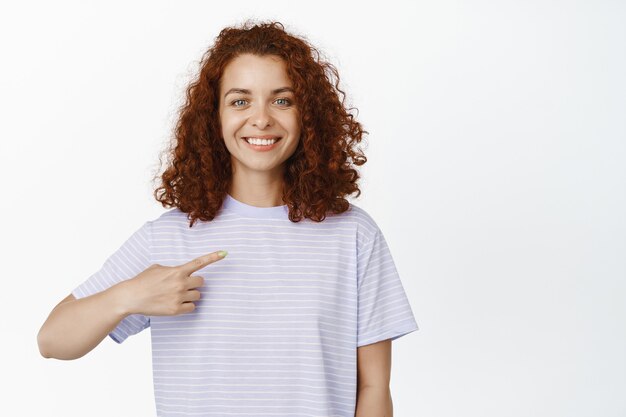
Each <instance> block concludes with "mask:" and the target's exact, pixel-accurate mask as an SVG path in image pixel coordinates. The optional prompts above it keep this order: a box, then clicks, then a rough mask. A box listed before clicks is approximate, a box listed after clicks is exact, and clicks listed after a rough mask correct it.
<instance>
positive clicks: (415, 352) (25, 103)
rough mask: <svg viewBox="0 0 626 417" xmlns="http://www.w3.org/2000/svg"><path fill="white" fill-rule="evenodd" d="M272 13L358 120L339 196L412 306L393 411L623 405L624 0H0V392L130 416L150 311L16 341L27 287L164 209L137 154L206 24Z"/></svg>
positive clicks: (148, 388)
mask: <svg viewBox="0 0 626 417" xmlns="http://www.w3.org/2000/svg"><path fill="white" fill-rule="evenodd" d="M247 18H254V19H257V20H278V21H280V22H281V23H283V24H284V25H285V27H286V29H287V30H289V31H291V32H292V33H294V34H297V35H300V36H305V37H306V38H307V39H309V40H310V41H311V42H312V43H313V44H314V45H315V46H317V47H319V49H320V50H322V51H323V52H324V53H325V54H326V57H327V58H328V59H329V60H330V61H331V62H332V63H333V64H334V65H335V66H336V67H337V68H338V70H339V73H340V76H341V80H340V87H342V89H343V90H344V91H346V93H347V95H348V99H347V101H348V104H349V105H351V106H354V107H356V108H358V117H357V119H358V120H359V121H360V122H362V124H363V126H364V128H365V129H366V130H368V131H369V132H370V134H369V136H367V139H366V140H367V145H364V147H365V153H366V155H367V157H368V159H369V161H368V162H367V164H366V165H364V166H363V167H362V168H361V173H362V176H363V179H362V182H361V188H362V190H363V194H362V196H361V197H359V198H358V199H352V200H351V201H352V202H353V203H354V204H357V205H359V206H360V207H362V208H364V209H365V210H367V211H368V212H369V213H370V214H371V215H372V217H373V218H374V219H375V220H376V221H377V223H378V224H379V226H380V227H381V229H382V230H383V232H384V234H385V237H386V239H387V241H388V243H389V246H390V248H391V251H392V254H393V257H394V260H395V262H396V265H397V268H398V271H399V273H400V276H401V278H402V282H403V286H404V288H405V290H406V292H407V294H408V296H409V300H410V303H411V306H412V309H413V312H414V314H415V317H416V320H417V323H418V325H419V327H420V330H418V331H417V332H414V333H411V334H409V335H407V336H404V337H402V338H400V339H398V340H397V341H395V342H394V344H393V368H392V376H391V377H392V380H391V384H392V385H391V388H392V397H393V402H394V415H395V417H413V416H432V417H457V416H465V417H501V416H509V417H521V416H549V417H558V416H563V417H565V416H567V417H582V416H590V417H591V416H594V417H596V416H603V417H618V416H624V415H626V395H624V394H625V393H626V355H625V352H626V216H625V213H626V168H625V167H626V117H625V116H626V82H625V77H624V74H626V54H625V52H624V51H625V49H624V40H625V39H626V25H624V22H625V21H626V3H624V2H622V1H594V2H591V1H587V2H583V1H578V2H570V1H538V0H533V1H521V0H520V1H495V0H494V1H467V2H459V1H451V0H438V1H415V2H408V1H407V2H397V1H385V2H384V3H379V4H376V5H369V4H367V3H363V2H357V1H350V2H337V1H333V2H324V1H317V2H306V3H301V2H286V1H285V2H282V1H281V2H279V1H263V2H257V1H238V2H224V3H222V4H217V3H215V2H199V1H184V2H165V1H133V2H128V1H127V2H115V1H107V2H85V1H81V2H78V1H77V2H60V1H56V2H44V1H38V2H28V1H24V2H19V3H18V2H12V3H11V4H10V5H8V4H7V3H4V4H3V5H2V6H1V7H0V43H1V45H2V48H1V56H2V63H1V65H0V112H1V113H0V114H1V125H0V129H1V131H0V135H1V136H0V155H1V157H2V158H1V164H0V170H1V172H0V175H1V176H0V177H1V178H2V180H3V181H4V186H3V190H4V191H3V201H2V216H1V217H0V221H1V222H2V223H1V224H0V227H1V230H2V232H1V236H2V238H1V239H2V240H1V243H2V248H1V249H2V251H1V252H0V253H2V291H0V332H1V333H0V334H1V335H2V343H1V344H0V349H1V352H0V353H1V357H0V360H1V362H2V366H1V370H0V385H1V386H0V389H1V392H2V393H3V394H2V398H3V399H2V401H1V403H0V414H1V415H4V416H26V415H46V416H58V415H64V416H85V415H88V416H91V417H99V416H102V417H104V416H107V417H108V416H112V415H115V416H153V415H154V409H155V408H154V403H153V401H154V397H153V392H152V370H151V350H150V334H149V330H146V331H144V332H142V333H140V334H138V335H136V336H133V337H131V338H129V339H128V340H127V341H125V342H124V343H123V344H121V345H117V344H116V343H115V342H113V340H111V339H110V338H109V337H107V338H105V339H104V340H103V342H102V343H101V344H100V345H99V346H97V347H96V348H95V349H94V350H93V351H92V352H90V353H89V354H87V355H86V356H84V357H82V358H80V359H78V360H74V361H60V360H56V359H45V358H43V357H42V356H40V354H39V351H38V348H37V342H36V335H37V332H38V331H39V328H40V326H41V325H42V324H43V322H44V321H45V319H46V317H47V316H48V314H49V312H50V311H51V309H52V308H53V307H54V306H55V305H56V303H58V302H59V301H60V300H61V299H63V298H64V297H65V296H67V295H68V294H69V293H70V291H71V290H72V289H73V288H74V287H76V286H77V285H78V284H80V283H81V282H82V281H83V280H85V279H86V278H87V277H88V276H90V275H91V274H92V273H94V272H95V271H97V270H98V269H99V268H100V267H101V265H102V263H103V262H104V261H105V259H106V258H107V257H108V256H109V255H111V254H112V253H113V252H114V251H115V250H116V249H117V248H118V247H119V246H120V245H121V244H122V242H123V241H124V240H125V239H126V238H127V237H128V236H129V235H130V234H131V233H132V231H133V230H135V229H136V228H138V227H139V226H140V225H141V224H142V223H143V222H144V221H146V220H148V219H154V218H156V217H157V216H158V215H160V214H161V213H162V212H164V211H165V210H166V209H165V208H163V207H161V205H160V204H158V203H157V202H156V201H155V200H154V198H153V196H152V191H153V184H152V183H151V181H150V180H151V177H152V174H153V173H154V171H155V169H157V168H158V155H159V152H160V151H161V150H162V149H163V148H164V147H165V146H166V144H167V141H168V140H169V138H170V137H171V133H172V127H173V124H174V123H175V120H176V116H177V113H176V111H177V109H178V106H179V105H180V104H181V103H182V99H183V94H184V89H185V87H186V86H187V83H188V81H189V80H190V79H191V77H192V76H193V75H194V74H195V72H196V71H197V69H198V61H199V60H200V58H201V55H202V54H203V53H204V51H205V50H206V49H207V48H208V47H209V46H210V45H211V44H212V42H213V39H214V38H215V37H216V36H217V34H218V33H219V31H220V30H221V29H222V28H223V27H225V26H229V25H233V24H238V23H241V22H242V21H243V20H245V19H247Z"/></svg>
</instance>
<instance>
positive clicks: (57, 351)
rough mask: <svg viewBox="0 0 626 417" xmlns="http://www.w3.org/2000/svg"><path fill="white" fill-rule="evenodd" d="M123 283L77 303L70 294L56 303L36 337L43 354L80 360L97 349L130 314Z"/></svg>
mask: <svg viewBox="0 0 626 417" xmlns="http://www.w3.org/2000/svg"><path fill="white" fill-rule="evenodd" d="M122 284H123V282H122V283H119V284H117V285H113V286H112V287H109V288H107V289H106V290H104V291H102V292H99V293H96V294H93V295H90V296H88V297H84V298H80V299H78V300H77V299H76V298H75V297H74V295H72V294H70V295H69V296H67V297H66V298H65V299H64V300H62V301H61V302H60V303H59V304H57V305H56V307H54V308H53V309H52V312H51V313H50V315H49V316H48V319H47V320H46V321H45V322H44V324H43V326H41V329H40V330H39V333H38V334H37V344H38V345H39V352H40V353H41V355H42V356H43V357H44V358H56V359H64V360H69V359H78V358H80V357H82V356H84V355H86V354H87V353H88V352H90V351H91V350H92V349H93V348H95V347H96V346H97V345H98V344H99V343H100V342H101V341H102V340H103V339H104V338H105V337H106V336H107V335H108V334H109V333H110V332H111V331H112V330H113V329H115V327H116V326H117V325H118V324H119V322H120V321H122V320H123V319H124V318H125V317H126V316H128V315H129V314H130V312H129V311H127V309H126V307H125V305H124V303H123V302H122V300H123V297H124V295H123V291H124V290H123V285H122Z"/></svg>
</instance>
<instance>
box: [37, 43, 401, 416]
mask: <svg viewBox="0 0 626 417" xmlns="http://www.w3.org/2000/svg"><path fill="white" fill-rule="evenodd" d="M282 87H292V83H291V81H290V80H289V77H288V75H287V72H286V68H285V63H284V62H283V61H282V60H281V59H280V58H278V57H274V56H264V57H258V56H255V55H251V54H244V55H241V56H239V57H237V58H235V59H233V60H232V61H231V62H230V63H229V64H228V65H227V67H226V68H225V71H224V74H223V76H222V79H221V84H220V106H219V114H220V121H221V124H222V132H221V133H222V137H223V140H224V143H225V145H226V148H227V149H228V151H229V152H230V154H231V161H232V166H233V182H232V187H231V190H230V191H229V193H230V194H231V196H233V197H234V198H236V199H237V200H239V201H241V202H244V203H246V204H249V205H253V206H257V207H273V206H277V205H282V204H284V203H283V201H282V198H281V196H282V185H283V180H282V174H283V169H284V162H285V161H286V160H287V159H288V158H289V157H290V156H291V155H292V154H293V153H294V152H295V150H296V148H297V146H298V142H299V140H300V128H299V123H300V114H299V111H298V109H297V108H296V106H295V105H294V96H293V93H292V92H281V93H273V92H272V90H275V89H278V88H282ZM232 88H239V89H247V90H250V93H249V94H242V93H235V94H229V95H228V96H226V97H224V94H225V93H226V92H227V91H229V90H230V89H232ZM266 134H271V135H278V136H281V137H282V139H281V140H280V141H279V142H278V146H276V147H275V148H274V149H272V150H270V151H268V152H257V151H254V150H252V149H250V148H248V147H247V145H246V144H245V143H243V139H241V137H242V136H255V135H266ZM119 288H122V286H120V285H118V286H115V287H112V288H111V289H109V290H106V291H104V292H102V293H100V294H97V295H94V296H91V297H86V298H84V299H81V300H78V301H76V299H75V297H74V296H73V295H72V294H69V295H68V296H67V297H66V298H65V299H63V300H62V301H61V302H60V303H59V304H58V305H57V307H55V309H54V310H53V312H54V311H56V313H55V314H54V315H53V314H51V318H49V319H48V322H50V324H47V325H45V326H44V327H46V328H48V327H54V329H53V330H48V331H47V333H52V334H59V333H62V332H63V331H66V330H65V329H66V328H68V326H69V324H67V323H69V322H72V323H73V324H72V326H71V327H72V328H76V322H75V317H81V316H85V314H86V312H87V311H91V312H92V313H90V314H93V318H90V317H91V316H86V317H87V318H89V320H87V319H85V323H87V324H85V326H84V328H79V329H78V330H75V333H76V335H75V336H74V337H75V338H78V337H81V338H82V339H83V341H81V342H80V343H79V342H78V341H72V343H68V346H67V347H65V346H59V347H54V352H55V353H54V354H50V353H48V351H52V349H51V348H47V349H43V348H42V347H41V346H43V341H44V340H45V339H46V338H45V337H44V335H45V333H44V332H43V328H42V331H40V334H39V335H38V340H41V341H42V342H40V350H41V351H42V355H44V356H45V357H59V358H63V359H75V358H78V357H81V356H83V355H85V354H86V353H87V352H89V351H90V350H91V349H93V347H95V346H96V345H97V344H98V343H99V342H100V341H101V340H102V339H103V338H104V337H106V335H107V334H108V333H109V332H110V331H111V330H112V329H113V328H114V327H115V326H116V325H117V323H119V321H120V320H121V318H123V317H124V316H125V315H127V314H128V313H129V312H128V311H127V309H126V308H122V307H120V308H117V307H115V308H114V306H118V305H121V304H120V300H121V299H124V298H128V297H122V292H121V290H120V289H119ZM66 303H71V304H68V305H66V306H63V307H61V308H59V307H60V306H61V305H63V304H66ZM102 311H107V312H110V315H108V316H107V315H103V314H101V312H102ZM96 318H99V320H100V321H101V323H100V322H97V320H96ZM94 323H96V324H97V325H95V324H94ZM49 339H50V340H53V339H55V338H54V337H50V338H49ZM57 339H58V338H57ZM77 346H79V347H77ZM357 367H358V400H357V407H356V414H355V416H356V417H392V415H393V407H392V401H391V394H390V391H389V380H390V370H391V340H384V341H381V342H378V343H373V344H370V345H366V346H362V347H360V348H358V349H357Z"/></svg>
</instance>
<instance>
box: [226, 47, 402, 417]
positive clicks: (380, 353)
mask: <svg viewBox="0 0 626 417" xmlns="http://www.w3.org/2000/svg"><path fill="white" fill-rule="evenodd" d="M282 87H292V83H291V81H290V79H289V76H288V74H287V71H286V65H285V62H284V61H283V60H282V59H281V58H278V57H275V56H271V55H269V56H263V57H259V56H256V55H252V54H243V55H240V56H239V57H237V58H235V59H233V60H232V61H231V62H230V63H229V64H228V65H227V66H226V68H225V70H224V74H223V75H222V79H221V83H220V106H219V115H220V121H221V125H222V137H223V139H224V143H225V145H226V148H227V149H228V151H229V152H230V154H231V161H232V166H233V182H232V187H231V190H230V191H229V193H230V195H231V196H233V197H234V198H235V199H237V200H239V201H241V202H243V203H246V204H249V205H252V206H257V207H273V206H278V205H282V204H284V202H283V201H282V186H283V179H282V178H283V169H284V162H285V161H286V160H287V159H288V158H289V157H290V156H291V155H292V154H293V153H294V152H295V150H296V148H297V146H298V142H299V140H300V128H299V125H300V114H299V111H298V109H297V107H296V106H295V105H294V104H293V103H294V95H293V93H291V92H281V93H278V94H276V93H272V91H273V90H275V89H279V88H282ZM233 88H237V89H246V90H250V93H249V94H242V93H234V94H228V95H227V96H226V97H225V96H224V95H225V94H226V93H227V92H228V91H229V90H230V89H233ZM290 103H291V104H290ZM266 134H270V135H277V136H282V139H281V140H280V141H279V142H278V146H277V147H275V148H274V149H272V150H270V151H268V152H257V151H255V150H252V149H250V148H248V147H247V144H246V143H244V141H243V139H242V136H255V135H266ZM357 361H358V365H357V366H358V402H357V412H356V416H357V417H369V416H373V417H383V416H384V417H391V416H392V415H393V408H392V401H391V393H390V391H389V380H390V372H391V340H384V341H381V342H378V343H373V344H370V345H367V346H362V347H360V348H358V349H357Z"/></svg>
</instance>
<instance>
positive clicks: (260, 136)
mask: <svg viewBox="0 0 626 417" xmlns="http://www.w3.org/2000/svg"><path fill="white" fill-rule="evenodd" d="M241 138H242V139H249V138H256V139H277V140H280V139H282V137H280V136H276V135H258V136H256V135H250V136H242V137H241Z"/></svg>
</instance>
